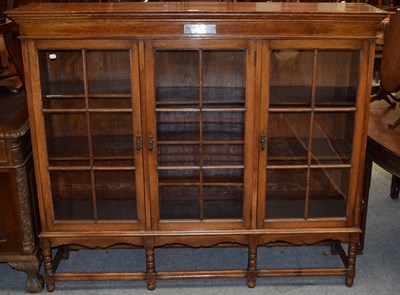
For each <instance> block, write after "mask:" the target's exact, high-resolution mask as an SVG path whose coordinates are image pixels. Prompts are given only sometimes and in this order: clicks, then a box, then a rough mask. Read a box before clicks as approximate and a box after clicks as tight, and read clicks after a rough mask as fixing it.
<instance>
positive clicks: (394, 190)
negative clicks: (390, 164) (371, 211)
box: [390, 175, 400, 199]
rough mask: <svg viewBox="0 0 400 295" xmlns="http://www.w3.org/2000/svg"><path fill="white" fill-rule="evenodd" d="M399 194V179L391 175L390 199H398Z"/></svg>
mask: <svg viewBox="0 0 400 295" xmlns="http://www.w3.org/2000/svg"><path fill="white" fill-rule="evenodd" d="M399 193H400V177H397V176H395V175H392V183H391V185H390V197H391V198H392V199H398V198H399Z"/></svg>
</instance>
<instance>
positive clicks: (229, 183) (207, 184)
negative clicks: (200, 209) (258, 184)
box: [159, 181, 243, 187]
mask: <svg viewBox="0 0 400 295" xmlns="http://www.w3.org/2000/svg"><path fill="white" fill-rule="evenodd" d="M159 185H160V186H176V185H179V186H197V185H200V183H198V182H163V181H159ZM203 185H204V186H239V187H242V186H243V183H239V182H212V183H211V182H204V183H203Z"/></svg>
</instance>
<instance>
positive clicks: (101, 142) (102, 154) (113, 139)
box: [90, 113, 133, 163]
mask: <svg viewBox="0 0 400 295" xmlns="http://www.w3.org/2000/svg"><path fill="white" fill-rule="evenodd" d="M90 123H91V133H92V143H93V157H94V160H105V159H117V158H118V159H120V160H128V161H130V163H131V161H133V136H132V132H133V131H132V115H131V114H130V113H92V114H91V115H90Z"/></svg>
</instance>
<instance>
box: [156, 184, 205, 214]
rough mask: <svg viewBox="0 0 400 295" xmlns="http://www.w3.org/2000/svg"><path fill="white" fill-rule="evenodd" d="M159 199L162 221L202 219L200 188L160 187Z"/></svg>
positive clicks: (185, 186) (186, 186)
mask: <svg viewBox="0 0 400 295" xmlns="http://www.w3.org/2000/svg"><path fill="white" fill-rule="evenodd" d="M159 198H160V218H161V219H200V201H199V200H200V190H199V186H190V185H165V186H160V188H159Z"/></svg>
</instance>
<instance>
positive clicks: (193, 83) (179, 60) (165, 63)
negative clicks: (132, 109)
mask: <svg viewBox="0 0 400 295" xmlns="http://www.w3.org/2000/svg"><path fill="white" fill-rule="evenodd" d="M154 56H155V64H156V66H155V72H156V103H157V106H159V107H160V106H162V105H163V104H164V103H167V104H171V103H175V104H176V103H178V104H181V105H188V104H189V105H191V104H197V105H198V103H199V85H200V84H199V81H200V76H199V73H200V72H199V52H198V51H197V50H157V51H156V52H155V53H154Z"/></svg>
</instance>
